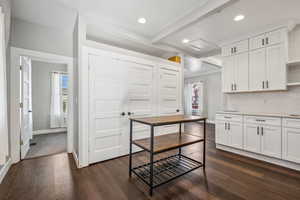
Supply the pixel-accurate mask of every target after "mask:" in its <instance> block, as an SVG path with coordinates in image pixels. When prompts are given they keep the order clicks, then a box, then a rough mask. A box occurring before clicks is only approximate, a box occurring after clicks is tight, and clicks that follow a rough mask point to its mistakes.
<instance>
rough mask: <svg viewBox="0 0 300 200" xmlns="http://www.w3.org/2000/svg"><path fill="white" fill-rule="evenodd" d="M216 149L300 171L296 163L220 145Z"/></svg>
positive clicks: (299, 166)
mask: <svg viewBox="0 0 300 200" xmlns="http://www.w3.org/2000/svg"><path fill="white" fill-rule="evenodd" d="M216 147H217V149H220V150H223V151H229V152H231V153H235V154H240V155H242V156H246V157H250V158H254V159H257V160H262V161H265V162H268V163H272V164H275V165H279V166H282V167H286V168H290V169H294V170H297V171H300V164H297V163H293V162H289V161H286V160H281V159H278V158H272V157H268V156H264V155H261V154H257V153H252V152H249V151H244V150H240V149H235V148H232V147H228V146H224V145H221V144H217V145H216Z"/></svg>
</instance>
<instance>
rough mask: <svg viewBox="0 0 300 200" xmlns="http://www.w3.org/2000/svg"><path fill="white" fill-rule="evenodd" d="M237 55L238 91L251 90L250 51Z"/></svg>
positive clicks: (236, 79)
mask: <svg viewBox="0 0 300 200" xmlns="http://www.w3.org/2000/svg"><path fill="white" fill-rule="evenodd" d="M234 57H235V83H236V91H248V90H249V53H248V52H246V53H241V54H237V55H236V56H234Z"/></svg>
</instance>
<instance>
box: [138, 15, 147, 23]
mask: <svg viewBox="0 0 300 200" xmlns="http://www.w3.org/2000/svg"><path fill="white" fill-rule="evenodd" d="M138 22H139V23H140V24H145V23H146V22H147V20H146V19H145V18H143V17H141V18H139V19H138Z"/></svg>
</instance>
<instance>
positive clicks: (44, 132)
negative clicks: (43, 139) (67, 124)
mask: <svg viewBox="0 0 300 200" xmlns="http://www.w3.org/2000/svg"><path fill="white" fill-rule="evenodd" d="M66 131H67V128H53V129H44V130H36V131H33V135H43V134H49V133H61V132H66Z"/></svg>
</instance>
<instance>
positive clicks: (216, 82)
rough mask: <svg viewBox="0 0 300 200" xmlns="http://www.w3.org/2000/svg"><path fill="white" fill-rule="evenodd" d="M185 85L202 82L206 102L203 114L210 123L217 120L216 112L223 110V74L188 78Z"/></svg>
mask: <svg viewBox="0 0 300 200" xmlns="http://www.w3.org/2000/svg"><path fill="white" fill-rule="evenodd" d="M184 82H185V84H187V83H191V82H202V83H203V84H204V85H203V90H204V91H203V93H204V102H203V106H204V109H203V114H204V115H206V116H207V117H208V120H209V121H214V120H215V115H216V111H219V110H222V109H223V94H222V88H221V86H222V78H221V73H220V72H219V73H213V74H208V75H200V76H197V77H193V78H186V79H185V81H184Z"/></svg>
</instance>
